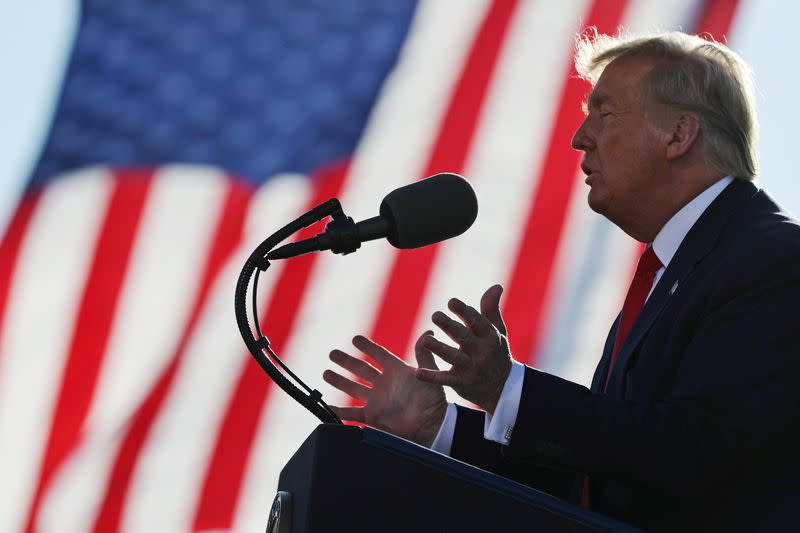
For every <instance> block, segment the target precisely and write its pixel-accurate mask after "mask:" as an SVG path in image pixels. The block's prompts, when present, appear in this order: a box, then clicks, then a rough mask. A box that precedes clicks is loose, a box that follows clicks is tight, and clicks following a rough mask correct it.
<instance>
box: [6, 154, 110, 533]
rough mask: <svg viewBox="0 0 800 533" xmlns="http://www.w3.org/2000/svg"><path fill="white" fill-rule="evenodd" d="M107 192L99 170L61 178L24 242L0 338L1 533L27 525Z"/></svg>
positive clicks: (44, 196)
mask: <svg viewBox="0 0 800 533" xmlns="http://www.w3.org/2000/svg"><path fill="white" fill-rule="evenodd" d="M111 189H112V187H111V182H110V180H109V179H108V173H107V172H106V171H104V170H103V169H100V168H95V169H90V170H87V171H84V172H80V173H77V175H65V176H62V177H61V178H60V179H59V180H57V181H56V182H54V183H53V184H52V185H51V186H50V187H48V188H47V189H45V190H43V191H42V193H41V199H40V200H39V203H38V205H37V207H36V211H35V212H34V213H33V215H32V218H31V222H30V224H29V226H28V229H27V232H26V234H25V236H24V237H23V242H22V245H21V247H20V251H19V257H18V259H17V263H18V265H17V271H16V273H15V278H16V279H15V282H14V286H13V287H11V288H10V290H9V294H8V302H7V306H6V316H5V320H4V322H3V332H2V336H1V337H0V340H1V341H2V345H3V349H2V351H3V353H4V354H5V355H4V360H3V373H2V374H0V382H1V383H0V472H2V473H3V476H2V477H3V483H2V485H3V486H7V487H13V490H9V491H7V492H6V493H5V495H4V496H3V497H2V498H0V531H21V530H22V528H23V526H24V524H25V520H26V519H27V515H26V511H27V510H28V508H29V506H30V503H31V497H32V493H33V491H34V489H35V487H36V483H37V480H38V476H39V473H40V470H41V467H40V461H41V459H42V457H43V456H44V453H45V445H46V443H47V437H48V430H49V427H50V423H51V420H52V413H53V410H54V406H55V404H56V400H57V398H58V391H59V384H60V380H61V375H62V371H63V368H64V363H65V361H64V354H65V353H66V352H67V348H68V346H69V340H70V336H71V334H72V332H73V329H74V324H75V320H76V312H77V310H78V308H79V304H80V301H81V297H82V289H83V284H84V280H85V277H86V271H87V270H88V265H89V263H90V260H91V258H92V252H93V251H94V249H95V245H96V240H97V239H96V238H97V234H98V231H99V230H100V226H101V223H102V217H103V215H104V213H105V212H106V208H107V204H108V200H109V197H110V193H111ZM53 258H58V263H57V265H58V266H57V268H53V266H52V265H53ZM45 331H46V337H44V338H45V339H46V341H45V342H43V332H45ZM20 406H24V408H23V409H21V408H20Z"/></svg>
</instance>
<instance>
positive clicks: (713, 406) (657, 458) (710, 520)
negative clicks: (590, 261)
mask: <svg viewBox="0 0 800 533" xmlns="http://www.w3.org/2000/svg"><path fill="white" fill-rule="evenodd" d="M616 327H617V325H616V323H615V324H614V326H613V327H612V328H611V331H610V333H609V336H608V340H607V342H606V346H605V350H604V352H603V356H602V359H601V360H600V363H599V365H598V367H597V371H596V372H595V376H594V380H593V382H592V388H591V390H589V389H587V388H585V387H583V386H580V385H577V384H575V383H571V382H569V381H566V380H563V379H560V378H558V377H555V376H552V375H549V374H545V373H543V372H539V371H537V370H534V369H532V368H528V369H527V370H526V374H525V380H524V384H523V392H522V399H521V403H520V408H519V414H518V416H517V424H516V427H515V429H514V433H513V435H512V438H511V442H510V444H509V445H508V446H501V445H498V444H494V443H491V442H489V441H486V440H484V439H483V438H482V432H483V413H482V412H477V411H472V410H470V409H466V408H463V407H459V414H458V418H457V423H456V431H455V436H454V441H453V448H452V454H453V456H454V457H456V458H459V459H462V460H464V461H467V462H470V463H473V464H475V465H477V466H480V467H483V468H486V469H489V470H492V471H495V472H497V473H500V474H501V475H506V476H508V477H512V478H515V479H517V480H519V481H523V482H526V483H528V484H531V485H533V486H535V487H537V488H540V489H544V490H547V491H548V492H551V493H554V494H557V495H561V496H563V497H568V498H570V499H572V501H577V494H578V491H577V490H576V488H577V487H579V486H581V484H582V481H583V477H584V474H588V475H589V476H590V479H591V480H592V481H591V483H592V506H593V509H594V510H596V511H599V512H601V513H605V514H608V515H611V516H614V517H616V518H619V519H621V520H625V521H627V522H630V523H632V524H635V525H638V526H640V527H644V528H646V529H653V530H669V531H672V530H674V531H686V530H706V531H732V530H736V531H739V530H741V531H752V530H758V529H759V527H762V526H763V527H764V528H767V527H768V526H767V524H770V523H775V524H782V523H783V520H782V518H781V515H779V514H776V513H777V512H779V511H778V510H780V509H785V511H784V512H786V513H788V512H791V511H790V510H789V507H791V506H790V505H787V504H786V502H787V501H797V499H798V498H797V495H798V493H800V438H799V436H800V431H798V423H800V226H798V224H797V222H795V221H794V220H793V219H791V218H790V217H789V216H788V215H787V214H786V213H785V212H784V211H782V210H781V208H780V207H779V206H778V205H777V204H776V203H775V202H774V201H773V200H772V199H771V198H770V197H769V196H768V195H767V194H766V193H764V192H763V191H761V190H759V189H757V188H756V187H755V186H754V185H752V184H751V183H748V182H745V181H741V180H734V181H733V182H732V183H731V184H730V185H729V186H728V187H727V188H726V189H725V190H724V191H723V192H722V193H721V194H720V195H719V196H718V197H717V198H716V200H715V201H714V202H713V203H712V204H711V205H710V206H709V207H708V209H707V210H706V211H705V212H704V213H703V215H702V216H701V217H700V219H699V220H698V221H697V223H696V224H695V225H694V227H692V229H691V230H690V231H689V233H688V234H687V236H686V238H685V239H684V241H683V243H682V244H681V246H680V248H679V249H678V251H677V252H676V254H675V256H674V258H673V259H672V261H671V262H670V264H669V266H668V268H667V269H666V271H665V272H664V275H663V276H662V278H661V280H660V281H659V283H658V285H657V286H656V288H655V289H654V291H653V293H652V294H651V295H650V298H649V299H648V301H647V303H646V305H645V307H644V309H643V310H642V313H641V315H640V316H639V318H638V319H637V321H636V323H635V324H634V326H633V329H632V331H631V333H630V335H629V336H628V339H627V340H626V341H625V343H624V345H623V346H622V348H621V350H620V353H619V355H618V359H617V362H616V364H615V366H614V368H613V371H612V373H611V376H610V381H609V384H608V390H607V392H606V393H603V392H602V383H603V380H604V376H605V374H606V372H607V369H608V364H609V359H610V352H611V348H612V343H613V339H614V334H615V332H616ZM511 335H512V341H513V332H511ZM570 493H571V494H570ZM792 498H793V500H792ZM770 521H772V522H770ZM770 530H771V527H770Z"/></svg>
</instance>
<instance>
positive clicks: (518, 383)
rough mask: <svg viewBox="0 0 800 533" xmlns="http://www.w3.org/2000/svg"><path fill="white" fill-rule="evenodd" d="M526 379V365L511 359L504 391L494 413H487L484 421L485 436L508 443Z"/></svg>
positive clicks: (488, 438)
mask: <svg viewBox="0 0 800 533" xmlns="http://www.w3.org/2000/svg"><path fill="white" fill-rule="evenodd" d="M524 380H525V365H523V364H521V363H518V362H517V361H511V372H509V373H508V378H506V383H505V385H503V392H501V393H500V398H499V399H498V400H497V407H496V408H495V410H494V414H493V415H491V414H489V413H486V417H485V418H484V421H483V438H485V439H486V440H491V441H494V442H499V443H500V444H505V445H507V444H508V443H509V442H510V441H511V433H512V432H513V431H514V426H515V425H516V423H517V413H518V412H519V401H520V398H521V397H522V382H523V381H524Z"/></svg>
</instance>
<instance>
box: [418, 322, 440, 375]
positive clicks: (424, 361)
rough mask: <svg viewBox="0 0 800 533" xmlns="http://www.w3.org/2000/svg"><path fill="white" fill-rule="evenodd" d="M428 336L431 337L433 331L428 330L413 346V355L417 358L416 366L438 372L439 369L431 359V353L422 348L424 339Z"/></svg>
mask: <svg viewBox="0 0 800 533" xmlns="http://www.w3.org/2000/svg"><path fill="white" fill-rule="evenodd" d="M429 335H430V336H433V331H431V330H428V331H426V332H425V333H423V334H422V335H420V336H419V339H417V342H416V344H414V355H415V356H416V358H417V365H418V366H419V367H420V368H431V369H434V370H438V369H439V367H438V366H436V361H435V360H434V359H433V352H431V351H430V350H429V349H427V348H425V346H424V342H423V341H424V340H425V337H427V336H429Z"/></svg>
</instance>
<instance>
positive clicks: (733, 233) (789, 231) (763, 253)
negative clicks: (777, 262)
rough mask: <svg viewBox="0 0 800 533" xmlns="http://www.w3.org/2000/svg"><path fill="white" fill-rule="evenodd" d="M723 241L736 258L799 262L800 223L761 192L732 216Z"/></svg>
mask: <svg viewBox="0 0 800 533" xmlns="http://www.w3.org/2000/svg"><path fill="white" fill-rule="evenodd" d="M723 240H724V241H726V242H725V244H726V245H727V246H729V247H730V249H731V252H733V253H734V254H735V255H741V256H747V257H749V258H751V259H758V258H760V259H762V260H768V259H769V258H774V259H778V258H781V259H783V260H787V259H789V258H792V257H794V258H796V259H797V260H798V261H800V222H798V220H797V219H796V218H795V217H793V216H792V215H791V214H790V213H789V212H787V211H786V210H785V209H783V208H782V207H781V206H780V205H779V204H778V203H777V202H776V201H775V200H774V199H773V198H772V197H771V196H770V195H769V194H767V193H766V192H764V191H761V190H760V191H758V193H757V194H756V195H755V196H754V197H753V198H752V200H751V201H750V202H748V203H747V204H746V205H745V206H743V209H742V211H741V212H739V213H733V214H732V220H731V223H730V224H729V226H728V228H727V231H726V232H725V235H724V237H723Z"/></svg>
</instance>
